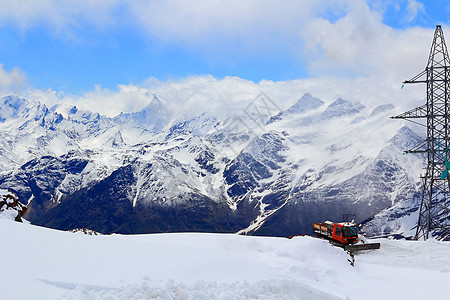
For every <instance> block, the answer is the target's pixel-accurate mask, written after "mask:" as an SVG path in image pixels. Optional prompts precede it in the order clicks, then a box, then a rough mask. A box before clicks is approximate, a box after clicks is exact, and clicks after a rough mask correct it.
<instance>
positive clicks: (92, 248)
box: [0, 219, 450, 299]
mask: <svg viewBox="0 0 450 300" xmlns="http://www.w3.org/2000/svg"><path fill="white" fill-rule="evenodd" d="M380 242H381V249H380V250H377V251H372V252H368V253H365V254H361V255H358V256H356V265H355V267H352V266H350V264H349V263H348V261H347V259H348V255H347V254H346V253H345V252H344V251H343V250H342V249H340V248H336V247H332V246H331V245H330V244H328V243H327V242H326V241H322V240H318V239H314V238H310V237H296V238H294V239H292V240H288V239H283V238H267V237H246V236H238V235H231V234H201V233H183V234H152V235H134V236H124V235H112V236H90V235H84V234H82V233H69V232H61V231H56V230H51V229H46V228H42V227H36V226H32V225H29V224H21V223H16V222H13V221H10V220H6V219H0V256H1V262H0V299H342V298H343V299H448V297H449V295H450V286H449V284H448V283H449V282H450V243H449V242H437V241H427V242H408V241H391V240H380Z"/></svg>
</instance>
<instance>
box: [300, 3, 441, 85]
mask: <svg viewBox="0 0 450 300" xmlns="http://www.w3.org/2000/svg"><path fill="white" fill-rule="evenodd" d="M300 34H301V37H302V39H303V40H304V41H305V55H306V56H307V58H308V59H307V61H308V62H309V70H310V73H311V74H313V75H315V76H321V75H324V74H328V75H335V76H349V75H350V77H352V76H353V77H361V76H363V77H367V76H378V77H381V78H385V77H391V78H393V79H395V80H404V79H406V78H404V77H405V76H406V77H408V76H411V77H412V76H413V75H415V73H419V72H420V71H422V70H423V69H424V67H425V65H426V60H427V55H428V51H429V47H430V45H431V42H432V37H433V31H432V30H431V29H421V28H411V29H406V30H396V29H393V28H391V27H389V26H386V25H384V24H383V22H382V16H381V15H380V14H379V13H377V12H376V11H372V10H370V8H369V7H368V5H367V4H366V3H365V2H364V1H355V2H353V4H351V5H349V10H348V13H347V14H346V15H345V16H344V17H343V18H341V19H339V20H337V21H336V22H335V23H331V22H329V21H328V20H325V19H320V18H318V19H314V20H312V21H311V22H310V23H309V24H308V26H307V27H306V28H305V30H303V31H302V32H301V33H300Z"/></svg>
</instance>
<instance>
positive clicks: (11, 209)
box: [0, 189, 27, 222]
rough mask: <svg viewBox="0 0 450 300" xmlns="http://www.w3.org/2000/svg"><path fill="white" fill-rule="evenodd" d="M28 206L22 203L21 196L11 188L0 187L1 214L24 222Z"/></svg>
mask: <svg viewBox="0 0 450 300" xmlns="http://www.w3.org/2000/svg"><path fill="white" fill-rule="evenodd" d="M26 211H27V207H26V206H25V205H23V204H22V203H20V201H19V196H17V194H16V193H14V192H13V191H11V190H8V189H0V215H1V216H2V217H6V218H13V219H14V220H15V221H17V222H22V217H23V215H24V214H25V212H26Z"/></svg>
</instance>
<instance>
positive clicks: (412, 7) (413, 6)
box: [406, 0, 425, 22]
mask: <svg viewBox="0 0 450 300" xmlns="http://www.w3.org/2000/svg"><path fill="white" fill-rule="evenodd" d="M406 11H407V12H408V14H407V20H408V22H412V21H413V20H414V19H415V18H416V17H417V15H418V14H419V13H425V8H424V5H423V3H422V2H419V1H416V0H408V6H407V7H406Z"/></svg>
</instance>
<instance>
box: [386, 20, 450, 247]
mask: <svg viewBox="0 0 450 300" xmlns="http://www.w3.org/2000/svg"><path fill="white" fill-rule="evenodd" d="M406 83H426V85H427V103H426V104H425V105H422V106H419V107H417V108H415V109H412V110H410V111H407V112H405V113H403V114H400V115H398V116H395V117H392V118H393V119H414V118H426V127H427V139H426V140H425V141H424V142H422V143H420V144H419V145H417V146H415V147H414V148H412V149H410V150H408V151H406V153H420V152H422V153H427V156H428V163H427V167H426V172H425V175H424V176H423V177H422V182H423V191H422V202H421V205H420V213H419V219H418V222H417V229H416V235H415V239H416V240H418V239H424V240H426V239H428V237H429V235H430V234H432V235H433V236H436V237H437V238H439V239H448V238H450V213H449V211H450V203H449V202H450V192H449V187H450V174H449V170H450V162H449V159H450V153H448V152H450V135H449V131H450V128H449V110H450V108H449V98H450V59H449V56H448V51H447V46H446V44H445V39H444V33H443V31H442V28H441V26H440V25H437V26H436V30H435V32H434V39H433V44H432V45H431V51H430V56H429V58H428V64H427V67H426V68H425V70H424V71H423V72H421V73H420V74H418V75H417V76H415V77H413V78H412V79H411V80H407V81H405V82H404V84H406ZM410 121H412V120H410ZM413 122H414V121H413Z"/></svg>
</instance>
